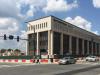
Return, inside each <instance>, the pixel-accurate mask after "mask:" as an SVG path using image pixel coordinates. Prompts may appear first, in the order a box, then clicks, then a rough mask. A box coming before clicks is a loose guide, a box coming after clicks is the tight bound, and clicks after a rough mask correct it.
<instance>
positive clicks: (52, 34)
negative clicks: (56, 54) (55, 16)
mask: <svg viewBox="0 0 100 75" xmlns="http://www.w3.org/2000/svg"><path fill="white" fill-rule="evenodd" d="M53 36H54V33H53V31H51V55H53V50H54V49H53V39H54V38H53Z"/></svg>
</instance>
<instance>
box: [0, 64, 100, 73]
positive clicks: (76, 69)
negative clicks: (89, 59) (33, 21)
mask: <svg viewBox="0 0 100 75" xmlns="http://www.w3.org/2000/svg"><path fill="white" fill-rule="evenodd" d="M84 74H85V75H100V65H99V64H70V65H56V64H46V65H44V64H42V65H38V64H37V65H34V64H0V75H84Z"/></svg>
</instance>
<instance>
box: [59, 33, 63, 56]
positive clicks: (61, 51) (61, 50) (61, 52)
mask: <svg viewBox="0 0 100 75" xmlns="http://www.w3.org/2000/svg"><path fill="white" fill-rule="evenodd" d="M60 41H61V44H60V46H61V47H60V48H61V49H60V55H63V33H61V39H60Z"/></svg>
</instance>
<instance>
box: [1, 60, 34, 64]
mask: <svg viewBox="0 0 100 75" xmlns="http://www.w3.org/2000/svg"><path fill="white" fill-rule="evenodd" d="M0 63H35V60H34V59H29V60H27V59H0Z"/></svg>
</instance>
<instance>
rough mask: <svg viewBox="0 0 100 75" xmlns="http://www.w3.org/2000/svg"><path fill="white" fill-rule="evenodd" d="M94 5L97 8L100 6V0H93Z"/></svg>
mask: <svg viewBox="0 0 100 75" xmlns="http://www.w3.org/2000/svg"><path fill="white" fill-rule="evenodd" d="M93 6H94V7H95V8H100V0H93Z"/></svg>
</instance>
